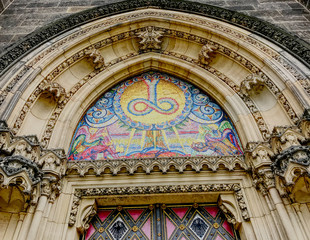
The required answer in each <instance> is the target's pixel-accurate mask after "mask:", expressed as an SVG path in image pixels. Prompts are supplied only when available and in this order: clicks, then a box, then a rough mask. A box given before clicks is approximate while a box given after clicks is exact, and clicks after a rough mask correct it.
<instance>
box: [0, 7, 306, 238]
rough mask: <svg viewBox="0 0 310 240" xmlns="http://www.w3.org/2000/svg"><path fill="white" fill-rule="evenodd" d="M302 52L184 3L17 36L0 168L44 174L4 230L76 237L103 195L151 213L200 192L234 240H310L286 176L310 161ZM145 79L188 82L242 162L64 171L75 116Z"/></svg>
mask: <svg viewBox="0 0 310 240" xmlns="http://www.w3.org/2000/svg"><path fill="white" fill-rule="evenodd" d="M139 7H144V8H139ZM156 7H157V8H156ZM167 19H168V20H169V21H167ZM262 35H265V38H262ZM274 44H276V45H274ZM308 51H309V49H308V48H307V46H306V45H304V43H303V42H301V41H299V40H296V38H294V37H292V36H290V35H288V34H287V33H285V32H282V31H279V30H278V29H277V28H274V27H272V26H270V25H268V24H266V23H264V22H261V21H257V20H256V19H253V18H250V17H247V16H244V15H240V14H238V13H235V12H232V11H228V10H225V9H218V8H214V7H211V6H208V5H201V4H198V3H197V4H192V3H187V2H183V1H182V2H177V1H171V2H170V1H169V2H165V1H164V2H163V1H127V2H123V3H118V4H112V5H109V6H104V7H101V8H96V9H93V10H89V11H86V12H84V13H80V14H77V15H74V16H71V17H69V18H67V19H65V20H61V21H59V22H57V23H55V24H54V25H51V26H48V27H46V28H43V29H41V30H40V31H38V32H36V33H33V34H32V35H30V36H28V37H26V38H25V39H23V40H22V41H21V42H20V43H18V44H17V45H15V46H13V47H12V48H11V49H9V51H8V52H7V53H5V54H4V55H3V56H1V62H0V69H1V70H2V71H3V72H2V75H1V79H3V81H2V83H3V85H2V89H1V91H2V92H1V96H2V98H1V99H2V100H1V101H0V105H1V110H2V111H1V118H2V119H4V120H6V122H7V123H5V122H1V125H0V126H1V129H0V130H1V149H0V150H1V151H0V154H1V156H0V157H1V163H6V162H9V160H10V158H11V156H10V155H12V156H13V158H14V156H17V155H18V156H19V155H20V156H22V157H23V158H25V159H27V160H25V161H24V162H23V161H20V162H23V164H22V165H25V162H27V163H28V162H30V163H31V164H32V165H33V166H36V167H37V168H38V169H39V172H40V173H41V174H42V176H43V177H42V176H41V175H40V177H42V179H40V181H38V182H31V181H28V182H29V184H28V185H27V186H28V188H29V191H30V195H29V199H30V200H31V203H32V204H31V206H30V207H29V208H27V210H26V211H24V212H23V213H22V214H21V215H23V216H22V217H20V218H19V220H18V221H15V220H14V219H13V220H12V222H10V224H11V226H15V227H16V234H15V238H16V239H48V238H52V239H56V238H59V239H78V238H79V236H80V233H81V232H83V231H84V230H85V225H87V224H88V221H87V220H89V219H90V216H92V215H93V213H94V209H96V208H95V207H94V206H96V207H99V208H100V207H106V206H111V204H107V202H105V201H107V200H106V199H108V200H109V201H112V202H113V201H114V204H112V205H118V204H117V202H116V201H115V199H116V198H121V199H129V200H130V201H132V200H133V199H135V197H136V196H135V195H139V196H143V197H145V201H144V202H143V204H144V205H148V202H149V201H150V198H151V197H154V195H158V194H169V196H172V195H173V194H179V197H181V198H182V197H184V196H185V195H186V194H192V195H195V194H196V193H202V194H203V196H205V197H206V201H204V203H206V202H207V203H208V202H209V203H210V202H217V199H218V197H219V196H220V199H221V200H219V201H218V202H219V204H218V205H219V206H220V207H221V209H222V211H223V212H224V213H225V216H226V218H227V219H233V220H232V221H234V222H235V226H236V227H237V228H238V229H239V230H240V237H241V239H262V238H263V237H264V238H268V239H296V238H298V239H307V234H308V233H307V230H306V229H307V226H304V225H299V224H298V223H299V221H301V216H300V214H299V213H297V212H295V210H294V209H293V208H292V206H293V205H292V204H291V203H290V202H289V199H288V198H287V197H286V194H287V193H288V191H289V189H288V188H286V186H285V185H283V184H282V182H281V181H282V180H283V179H282V180H281V178H283V176H285V174H286V172H288V171H289V169H292V168H294V167H297V168H299V169H301V168H300V162H299V160H300V159H302V156H304V155H305V154H308V150H307V149H308V145H307V141H306V139H307V138H308V137H309V127H308V125H309V117H308V116H309V114H308V111H307V109H308V108H309V102H310V100H309V95H308V94H309V83H308V77H307V74H308V71H309V66H308V64H309V58H308V55H307V52H308ZM283 52H285V54H283ZM146 71H160V72H165V73H167V74H171V75H174V76H176V77H179V78H181V79H185V80H188V81H189V82H190V83H191V84H193V85H196V86H197V87H199V88H201V89H202V90H204V91H205V92H206V93H208V94H209V95H210V96H211V97H212V98H214V99H215V100H216V101H217V102H218V103H219V105H220V106H221V107H222V108H223V109H224V110H225V111H226V112H227V114H228V115H229V116H230V118H231V120H232V122H233V123H234V125H235V127H236V129H237V131H238V133H239V135H240V141H241V143H242V144H243V146H245V150H246V151H245V152H246V154H245V156H239V155H234V154H233V155H231V156H205V157H183V158H182V157H180V158H179V157H171V158H168V159H159V158H158V159H157V158H152V159H149V161H144V160H143V159H132V160H131V161H124V160H122V159H110V160H109V161H104V160H103V161H101V160H97V161H84V162H83V161H81V162H78V161H76V162H70V161H69V162H68V161H67V157H68V156H67V155H66V154H65V152H64V150H61V149H66V150H67V149H69V145H70V141H71V139H72V136H73V134H74V130H75V128H76V127H77V125H78V123H79V121H80V119H81V117H82V116H83V114H84V112H85V111H86V110H87V109H88V108H89V107H90V106H91V104H92V103H93V102H94V101H95V100H96V99H97V98H98V97H100V96H101V95H102V94H103V93H104V92H106V91H107V90H108V89H109V88H111V87H112V86H115V85H116V84H118V83H121V82H122V81H124V80H126V79H129V78H131V77H134V76H136V75H139V74H142V73H143V72H146ZM303 113H305V114H303ZM282 125H287V126H288V127H281V126H282ZM33 134H34V135H37V137H34V136H32V135H33ZM292 153H297V154H296V155H294V157H293V158H294V160H293V161H291V160H289V161H286V160H288V159H291V158H289V157H292ZM271 159H275V160H276V164H274V165H272V160H271ZM283 163H285V164H286V163H287V165H289V166H288V167H287V168H282V167H281V166H282V164H283ZM31 164H30V165H31ZM295 164H296V166H295ZM306 164H308V163H306ZM32 165H31V166H32ZM293 165H294V166H293ZM308 165H309V164H308ZM308 165H307V166H308ZM14 166H15V167H16V172H18V173H20V174H23V176H24V177H25V179H29V178H30V177H31V171H30V172H29V171H24V172H23V171H21V168H20V167H19V165H18V164H16V165H14ZM0 168H1V169H2V171H7V170H6V168H5V166H4V165H0ZM3 169H4V170H3ZM28 170H29V169H28ZM302 171H303V173H304V172H307V171H309V169H308V168H307V167H303V168H302ZM179 173H182V174H179ZM5 174H6V175H3V176H4V178H3V180H5V181H6V182H8V176H9V174H8V172H6V173H5ZM29 176H30V177H29ZM279 179H280V180H279ZM275 180H276V182H275ZM278 183H280V184H278ZM25 194H28V193H25ZM166 196H167V195H166ZM212 196H213V197H214V196H217V197H216V199H213V200H212V201H211V200H210V199H209V200H208V198H209V197H210V198H212ZM158 202H159V203H163V201H157V202H154V203H158ZM194 202H195V201H187V203H194ZM180 203H183V204H185V203H186V202H180ZM201 203H202V202H201ZM220 203H221V204H220ZM303 204H304V203H303ZM121 205H123V206H127V205H128V204H121ZM306 208H307V206H303V209H306ZM24 216H25V217H24ZM305 216H306V215H305ZM303 217H304V216H303ZM40 222H41V223H42V225H40V226H42V227H39V223H40ZM296 236H297V237H296Z"/></svg>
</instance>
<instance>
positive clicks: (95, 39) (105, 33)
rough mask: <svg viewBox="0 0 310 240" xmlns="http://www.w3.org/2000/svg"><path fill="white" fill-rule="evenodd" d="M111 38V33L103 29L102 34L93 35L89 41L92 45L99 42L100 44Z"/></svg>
mask: <svg viewBox="0 0 310 240" xmlns="http://www.w3.org/2000/svg"><path fill="white" fill-rule="evenodd" d="M110 36H111V34H110V31H108V30H107V29H106V28H105V29H101V31H100V32H97V33H95V34H94V33H93V35H91V36H90V37H89V39H88V41H89V43H90V44H95V43H97V42H100V41H102V40H104V39H107V38H109V37H110Z"/></svg>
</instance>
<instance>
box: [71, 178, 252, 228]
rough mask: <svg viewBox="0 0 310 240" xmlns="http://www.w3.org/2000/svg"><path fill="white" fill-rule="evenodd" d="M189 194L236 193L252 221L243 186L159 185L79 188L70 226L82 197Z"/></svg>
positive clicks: (241, 207) (242, 210)
mask: <svg viewBox="0 0 310 240" xmlns="http://www.w3.org/2000/svg"><path fill="white" fill-rule="evenodd" d="M188 192H193V193H195V192H234V193H235V195H236V198H237V202H238V205H239V208H240V211H241V215H242V218H243V219H244V220H245V221H248V220H249V219H250V217H249V212H248V209H247V206H246V203H245V199H244V196H243V193H242V189H241V186H240V185H239V184H199V185H198V184H197V185H159V186H158V185H157V186H131V187H103V188H77V189H75V192H74V194H73V202H72V205H71V211H70V216H69V222H68V224H69V226H73V225H74V224H75V222H76V215H77V212H78V208H79V205H80V202H81V198H82V197H100V196H101V197H102V196H108V195H133V194H161V193H188Z"/></svg>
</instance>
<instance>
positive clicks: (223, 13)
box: [0, 0, 309, 70]
mask: <svg viewBox="0 0 310 240" xmlns="http://www.w3.org/2000/svg"><path fill="white" fill-rule="evenodd" d="M149 6H154V7H157V8H158V7H159V8H163V9H175V10H179V11H185V12H191V13H193V12H194V13H198V14H200V15H204V16H207V17H213V18H218V19H221V20H224V21H228V22H232V23H234V24H236V25H238V26H240V27H242V28H246V29H249V30H250V31H253V32H257V33H258V34H260V35H263V36H265V37H266V38H269V39H270V40H272V41H274V42H275V43H278V44H279V45H283V46H285V47H286V48H288V49H289V50H290V51H291V52H292V53H293V54H295V55H296V56H298V57H299V58H300V59H301V60H302V61H304V62H305V63H309V56H308V55H307V50H309V47H308V45H307V43H305V42H304V41H302V40H300V39H298V38H296V37H293V36H291V35H290V34H288V33H286V32H285V31H283V30H281V29H279V28H277V27H275V26H273V25H272V24H269V23H266V22H263V21H261V20H259V19H256V18H253V17H249V16H246V15H243V14H239V13H237V12H234V11H231V10H227V9H221V8H218V7H212V6H210V5H207V4H201V3H195V4H192V3H191V2H186V1H158V0H151V1H149V0H148V1H146V0H145V1H124V2H118V3H113V4H110V5H107V6H102V7H98V8H94V9H90V10H87V11H85V12H82V13H78V14H75V15H71V16H69V17H67V18H64V19H61V20H59V21H57V22H56V23H55V24H53V25H51V26H47V27H45V28H42V29H40V30H39V31H37V32H34V33H33V34H31V35H29V36H28V37H27V38H25V39H24V40H23V41H21V42H19V43H17V44H15V46H13V47H12V48H11V49H10V51H8V52H7V53H6V54H4V55H3V56H2V58H1V68H0V69H1V70H4V69H5V68H7V67H8V66H10V65H11V64H12V63H14V62H15V61H17V60H18V59H19V58H20V57H21V56H22V55H24V54H26V53H27V52H29V51H30V50H32V49H33V48H35V47H36V46H38V45H40V44H42V43H44V42H46V41H47V40H49V39H51V38H53V37H55V36H57V35H58V34H59V33H61V32H63V31H65V30H69V29H72V28H73V27H76V26H79V25H81V24H83V23H84V24H85V22H89V21H91V20H93V19H98V18H99V17H105V16H109V15H112V14H117V13H120V12H128V11H131V10H135V9H137V8H139V7H143V8H145V7H149Z"/></svg>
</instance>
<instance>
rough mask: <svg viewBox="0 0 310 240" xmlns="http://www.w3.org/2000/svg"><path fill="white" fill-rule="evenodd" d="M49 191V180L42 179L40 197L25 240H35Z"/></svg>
mask: <svg viewBox="0 0 310 240" xmlns="http://www.w3.org/2000/svg"><path fill="white" fill-rule="evenodd" d="M51 190H52V189H51V183H50V179H49V178H45V179H43V181H42V183H41V196H40V198H39V201H38V205H37V207H36V210H35V212H34V215H33V219H32V222H31V225H30V229H29V232H28V235H27V240H36V235H37V232H38V229H39V227H40V225H41V224H40V223H41V219H42V215H43V212H44V209H45V207H46V205H47V200H48V197H49V195H50V194H51Z"/></svg>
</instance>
